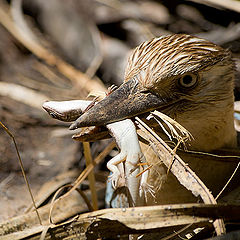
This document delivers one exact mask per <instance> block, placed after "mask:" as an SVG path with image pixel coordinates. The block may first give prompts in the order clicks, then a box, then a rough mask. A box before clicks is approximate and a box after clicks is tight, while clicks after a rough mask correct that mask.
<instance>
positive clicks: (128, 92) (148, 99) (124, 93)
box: [70, 79, 166, 130]
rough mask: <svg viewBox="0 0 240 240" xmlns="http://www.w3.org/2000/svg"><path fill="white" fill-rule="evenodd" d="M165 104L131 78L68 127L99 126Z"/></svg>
mask: <svg viewBox="0 0 240 240" xmlns="http://www.w3.org/2000/svg"><path fill="white" fill-rule="evenodd" d="M164 105H166V103H164V102H163V100H162V98H159V97H158V96H157V95H154V94H153V93H151V92H149V91H146V89H145V90H144V89H143V87H142V85H141V84H139V82H138V81H136V80H134V79H132V80H129V81H127V82H125V83H123V84H122V85H121V86H120V87H119V88H118V89H117V90H115V91H114V92H113V93H111V94H110V95H108V96H107V97H106V98H104V99H103V100H102V101H100V102H99V103H98V104H96V105H95V106H93V107H92V108H90V109H89V110H88V111H87V112H85V113H84V114H83V115H81V116H80V117H79V118H78V119H77V120H76V121H75V122H74V123H73V124H72V125H71V126H70V129H71V130H73V129H76V128H79V127H89V126H101V125H106V124H108V123H112V122H116V121H120V120H123V119H126V118H131V117H134V116H137V115H140V114H142V113H146V112H149V111H151V110H153V109H156V108H159V107H161V106H164Z"/></svg>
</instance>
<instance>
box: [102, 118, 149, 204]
mask: <svg viewBox="0 0 240 240" xmlns="http://www.w3.org/2000/svg"><path fill="white" fill-rule="evenodd" d="M106 127H107V128H108V129H109V131H110V133H111V135H112V136H113V137H114V138H115V140H116V143H117V145H118V147H119V149H120V153H119V155H117V156H116V157H117V158H116V159H117V160H120V159H121V160H123V159H125V158H126V161H125V178H126V185H127V187H128V189H129V192H130V195H131V198H130V199H132V204H131V205H133V206H136V205H140V204H141V203H140V202H139V187H140V177H139V178H138V177H137V175H138V174H139V171H140V169H139V166H138V163H139V161H140V160H141V159H144V161H145V157H144V155H143V153H142V151H141V148H140V145H139V141H138V137H137V132H136V128H135V125H134V123H133V122H132V121H131V120H130V119H126V120H122V121H119V122H115V123H110V124H108V125H107V126H106ZM114 162H115V163H116V162H117V161H115V160H114ZM115 167H116V166H115ZM114 171H116V168H114ZM116 172H117V171H116ZM116 176H117V174H116V175H115V176H114V177H116ZM144 180H146V179H145V177H144Z"/></svg>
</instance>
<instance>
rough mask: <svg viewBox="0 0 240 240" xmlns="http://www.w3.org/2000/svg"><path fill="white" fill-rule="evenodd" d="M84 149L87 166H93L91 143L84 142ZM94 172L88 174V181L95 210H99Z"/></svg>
mask: <svg viewBox="0 0 240 240" xmlns="http://www.w3.org/2000/svg"><path fill="white" fill-rule="evenodd" d="M83 149H84V156H85V159H86V166H89V165H91V164H92V161H93V160H92V155H91V150H90V144H89V142H83ZM93 170H94V169H93ZM93 170H92V171H91V172H90V173H89V174H88V181H89V186H90V191H91V194H92V204H93V210H98V201H97V192H96V188H95V176H94V171H93Z"/></svg>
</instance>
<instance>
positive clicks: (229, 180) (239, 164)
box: [215, 162, 240, 200]
mask: <svg viewBox="0 0 240 240" xmlns="http://www.w3.org/2000/svg"><path fill="white" fill-rule="evenodd" d="M239 166H240V162H239V163H238V165H237V167H236V168H235V170H234V172H233V173H232V175H231V177H230V178H229V179H228V181H227V183H226V184H225V185H224V187H223V188H222V190H221V191H220V192H219V193H218V195H217V196H216V197H215V200H217V199H218V198H219V197H220V195H221V194H222V193H223V191H224V190H225V189H226V187H227V186H228V184H229V183H230V182H231V180H232V178H233V177H234V175H235V174H236V172H237V170H238V168H239Z"/></svg>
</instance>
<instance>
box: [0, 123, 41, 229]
mask: <svg viewBox="0 0 240 240" xmlns="http://www.w3.org/2000/svg"><path fill="white" fill-rule="evenodd" d="M0 125H1V127H2V128H3V129H4V130H5V132H6V133H7V134H8V135H9V136H10V137H11V138H12V140H13V143H14V146H15V149H16V152H17V156H18V161H19V164H20V167H21V171H22V175H23V178H24V181H25V183H26V185H27V188H28V191H29V194H30V196H31V199H32V203H33V206H34V209H35V211H36V213H37V217H38V220H39V223H40V225H42V221H41V218H40V215H39V213H38V210H37V207H36V204H35V201H34V197H33V194H32V191H31V188H30V185H29V182H28V179H27V176H26V174H25V171H24V167H23V162H22V159H21V156H20V153H19V151H18V147H17V143H16V141H15V138H14V136H13V134H12V133H11V132H10V131H9V130H8V128H7V127H6V126H5V125H4V124H3V123H2V122H1V121H0Z"/></svg>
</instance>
